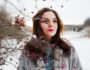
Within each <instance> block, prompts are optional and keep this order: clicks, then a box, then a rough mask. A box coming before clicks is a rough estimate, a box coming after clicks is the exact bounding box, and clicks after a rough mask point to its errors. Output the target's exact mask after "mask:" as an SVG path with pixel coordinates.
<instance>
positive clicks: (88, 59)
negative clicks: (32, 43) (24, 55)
mask: <svg viewBox="0 0 90 70" xmlns="http://www.w3.org/2000/svg"><path fill="white" fill-rule="evenodd" d="M63 37H65V38H67V39H68V40H69V41H70V42H71V44H72V45H73V46H74V47H75V48H76V51H77V53H78V55H79V58H80V61H81V64H82V67H83V70H90V66H89V65H90V54H89V53H90V38H87V37H83V36H82V34H81V33H80V32H72V31H68V32H64V34H63ZM16 61H17V60H16ZM1 68H2V69H3V70H16V68H15V67H14V66H12V65H11V64H9V65H6V66H5V65H4V66H0V69H1Z"/></svg>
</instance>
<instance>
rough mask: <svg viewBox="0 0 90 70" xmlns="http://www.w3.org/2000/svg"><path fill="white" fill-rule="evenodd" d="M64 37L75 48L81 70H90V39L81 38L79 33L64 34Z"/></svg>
mask: <svg viewBox="0 0 90 70" xmlns="http://www.w3.org/2000/svg"><path fill="white" fill-rule="evenodd" d="M64 37H65V38H67V39H69V41H70V42H71V44H72V45H73V46H74V47H75V49H76V51H77V53H78V55H79V58H80V61H81V64H82V67H83V70H90V66H89V65H90V54H89V53H90V38H87V37H83V33H82V34H81V33H80V32H72V31H70V32H65V33H64Z"/></svg>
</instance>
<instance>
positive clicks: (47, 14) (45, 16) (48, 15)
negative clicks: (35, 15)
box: [42, 11, 56, 18]
mask: <svg viewBox="0 0 90 70" xmlns="http://www.w3.org/2000/svg"><path fill="white" fill-rule="evenodd" d="M42 18H56V16H55V14H54V13H53V12H51V11H48V12H45V13H44V14H43V15H42Z"/></svg>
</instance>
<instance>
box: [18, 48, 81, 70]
mask: <svg viewBox="0 0 90 70" xmlns="http://www.w3.org/2000/svg"><path fill="white" fill-rule="evenodd" d="M25 52H26V50H23V51H22V53H21V61H20V62H19V66H18V68H17V70H46V68H45V63H44V61H43V60H41V59H42V57H41V58H40V59H38V60H37V62H36V63H37V64H33V62H32V61H31V60H30V59H29V57H28V56H27V55H25ZM62 52H63V51H62V50H61V49H56V50H55V59H54V70H82V67H81V64H80V61H79V57H78V55H77V52H76V50H75V49H72V48H71V55H70V56H69V57H64V56H60V54H62Z"/></svg>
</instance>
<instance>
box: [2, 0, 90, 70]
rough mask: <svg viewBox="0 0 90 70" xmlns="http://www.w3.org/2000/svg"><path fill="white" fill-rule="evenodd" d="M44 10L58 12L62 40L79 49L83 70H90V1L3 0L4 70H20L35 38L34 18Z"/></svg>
mask: <svg viewBox="0 0 90 70" xmlns="http://www.w3.org/2000/svg"><path fill="white" fill-rule="evenodd" d="M43 7H48V8H52V9H54V10H55V11H57V12H58V14H59V16H60V18H61V19H62V21H63V24H64V26H65V31H64V32H63V33H62V37H63V38H67V39H68V41H69V42H71V44H72V45H73V46H74V47H75V48H76V50H77V52H78V55H79V57H80V61H81V64H82V67H83V70H90V66H89V65H90V63H89V61H90V55H89V53H90V0H0V70H7V68H8V70H12V69H13V70H16V68H17V66H18V61H19V60H20V58H19V56H20V53H21V52H20V51H21V49H22V48H23V47H22V46H23V45H24V44H25V42H26V41H28V40H30V38H31V36H32V17H33V16H34V15H35V14H36V12H37V11H38V10H39V9H41V8H43ZM16 55H17V56H16ZM13 57H14V58H13Z"/></svg>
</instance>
